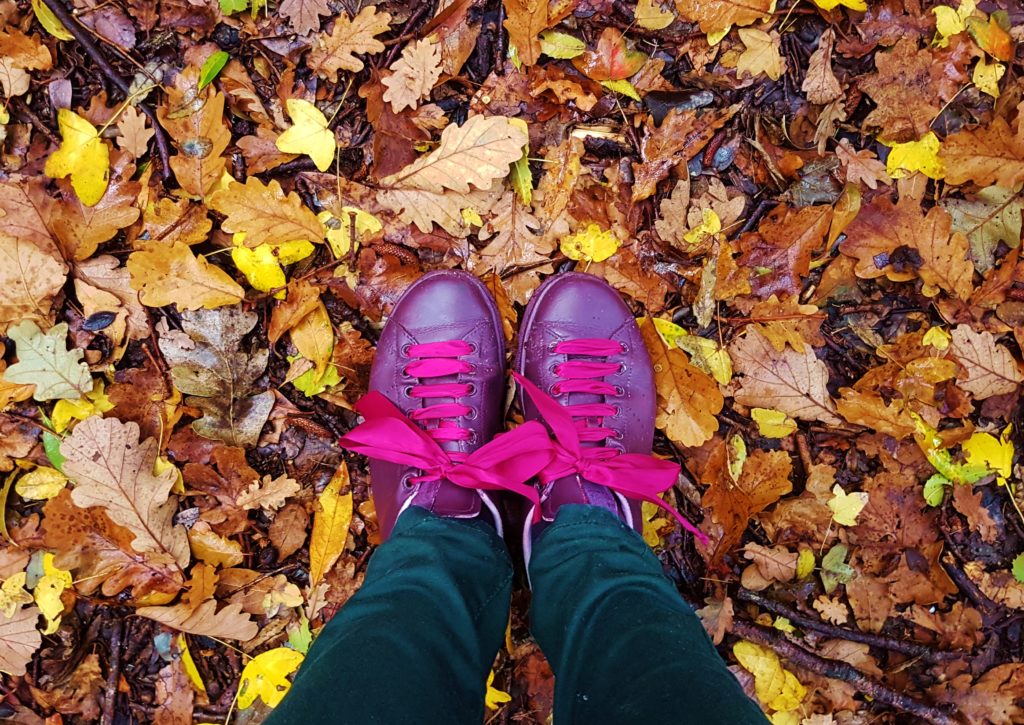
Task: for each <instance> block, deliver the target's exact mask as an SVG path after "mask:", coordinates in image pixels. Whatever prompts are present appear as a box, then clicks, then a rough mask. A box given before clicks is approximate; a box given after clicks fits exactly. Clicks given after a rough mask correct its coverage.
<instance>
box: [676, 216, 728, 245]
mask: <svg viewBox="0 0 1024 725" xmlns="http://www.w3.org/2000/svg"><path fill="white" fill-rule="evenodd" d="M721 231H722V220H721V219H719V218H718V214H716V213H715V211H714V210H713V209H710V208H708V209H705V210H704V211H703V212H702V213H701V222H700V224H699V225H698V226H696V227H694V228H693V229H691V230H690V231H688V232H687V233H686V234H684V235H683V239H684V240H685V241H686V242H688V243H689V244H699V243H700V242H703V241H704V240H705V239H706V238H707V237H710V236H714V235H715V234H718V233H719V232H721Z"/></svg>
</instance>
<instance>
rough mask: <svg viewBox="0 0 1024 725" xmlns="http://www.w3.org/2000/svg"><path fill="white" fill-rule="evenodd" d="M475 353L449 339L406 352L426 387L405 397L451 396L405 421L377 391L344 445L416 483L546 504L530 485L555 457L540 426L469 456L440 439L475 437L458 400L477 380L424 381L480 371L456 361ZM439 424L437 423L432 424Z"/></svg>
mask: <svg viewBox="0 0 1024 725" xmlns="http://www.w3.org/2000/svg"><path fill="white" fill-rule="evenodd" d="M472 352H473V346H472V345H471V344H469V343H467V342H465V341H463V340H447V341H443V342H428V343H422V344H418V345H410V346H408V347H406V348H405V349H404V350H403V353H404V355H405V356H406V357H409V358H412V359H413V360H412V362H410V363H408V364H407V365H406V366H405V368H404V372H405V374H406V375H408V376H410V377H414V378H419V379H420V380H421V382H420V383H419V384H416V385H411V386H408V387H407V388H406V390H405V394H406V395H408V396H409V397H412V398H419V399H445V398H451V399H452V402H442V403H436V404H432V405H428V406H426V407H423V408H417V409H416V410H413V411H412V412H411V413H410V414H409V416H406V415H404V414H403V413H402V411H401V410H399V409H398V408H397V407H396V406H395V405H394V404H393V403H392V402H391V401H390V400H388V399H387V398H386V397H385V396H384V395H382V394H381V393H379V392H377V391H372V392H370V393H367V394H366V395H365V396H363V398H362V399H361V400H360V401H359V402H358V403H356V405H355V409H356V411H357V412H358V413H359V414H360V415H362V416H363V418H364V421H363V422H362V423H360V424H359V425H358V426H356V427H355V428H353V429H352V430H351V431H349V432H348V434H347V435H344V436H342V437H341V439H340V440H339V443H340V444H341V445H342V446H344V447H345V448H347V449H349V450H350V451H353V452H355V453H361V454H363V455H365V456H367V457H369V458H375V459H377V460H382V461H388V462H390V463H397V464H399V465H405V466H410V467H412V468H416V469H418V470H419V471H420V472H421V473H420V475H418V476H413V477H411V478H410V479H409V481H410V482H411V483H413V484H419V483H425V482H428V481H439V480H444V481H448V482H450V483H453V484H455V485H456V486H461V487H463V488H469V489H475V490H486V491H511V492H513V493H517V494H519V495H521V496H524V497H525V498H527V499H529V500H530V501H531V502H532V503H533V504H535V505H536V504H538V503H539V501H540V498H539V493H538V492H537V489H536V487H534V486H532V485H528V484H527V481H529V480H530V479H531V478H533V477H534V476H536V475H537V474H538V473H539V472H540V471H541V470H542V469H543V468H544V467H545V466H547V465H548V464H549V463H550V462H551V459H552V457H553V456H554V452H553V450H552V443H551V438H550V436H549V435H548V432H547V430H546V429H545V428H544V426H543V425H542V424H540V423H539V422H536V421H531V422H528V423H525V424H523V425H521V426H519V427H518V428H515V429H514V430H512V431H509V432H507V433H502V434H499V435H497V436H495V437H494V438H493V439H492V440H490V441H488V442H487V443H486V444H484V445H482V446H480V447H479V448H477V449H476V450H474V451H472V452H471V453H465V452H462V451H446V450H444V449H443V448H442V447H441V443H442V442H448V441H465V440H470V438H471V437H472V432H471V431H470V430H468V429H466V428H465V427H463V426H461V425H459V423H458V421H457V420H456V419H458V418H460V417H463V416H466V415H469V414H470V413H472V412H473V409H472V407H471V406H468V405H464V404H462V403H459V402H458V399H459V398H462V397H465V396H467V395H472V394H473V392H474V384H473V383H450V382H446V383H437V382H435V383H429V382H427V383H424V382H422V379H424V378H427V379H429V378H440V377H448V376H452V375H458V374H463V373H472V372H474V366H473V365H472V364H471V363H469V362H467V361H465V360H460V359H458V358H460V357H462V356H464V355H469V354H471V353H472ZM434 421H436V422H437V425H436V426H432V427H427V426H428V425H429V424H430V423H432V422H434Z"/></svg>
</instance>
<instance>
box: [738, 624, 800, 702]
mask: <svg viewBox="0 0 1024 725" xmlns="http://www.w3.org/2000/svg"><path fill="white" fill-rule="evenodd" d="M732 653H733V654H734V655H735V656H736V659H737V660H738V661H739V663H740V664H741V665H742V666H743V667H744V668H745V669H746V670H747V671H749V672H750V673H751V674H753V675H754V685H755V687H756V689H757V699H758V700H760V701H761V704H763V705H764V706H765V707H768V708H770V709H772V710H778V711H780V712H789V711H790V710H795V709H796V708H798V707H799V706H800V703H801V702H803V700H804V698H805V697H806V696H807V689H806V688H805V687H804V686H803V685H802V684H800V680H798V679H797V678H796V675H794V674H793V673H792V672H790V671H789V670H787V669H785V668H783V666H782V662H781V661H780V660H779V656H778V655H777V654H775V652H774V651H772V650H770V649H768V648H767V647H762V646H760V645H757V644H754V643H753V642H747V641H741V642H737V643H736V644H734V645H733V646H732Z"/></svg>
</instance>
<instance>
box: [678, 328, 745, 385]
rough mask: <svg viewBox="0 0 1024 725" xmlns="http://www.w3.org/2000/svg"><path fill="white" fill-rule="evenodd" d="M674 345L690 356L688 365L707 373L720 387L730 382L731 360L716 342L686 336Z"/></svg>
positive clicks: (695, 336)
mask: <svg viewBox="0 0 1024 725" xmlns="http://www.w3.org/2000/svg"><path fill="white" fill-rule="evenodd" d="M676 345H677V346H678V347H680V348H682V349H683V350H685V351H686V352H688V353H689V354H690V364H691V365H693V366H694V367H695V368H697V369H698V370H701V371H702V372H705V373H707V374H708V375H710V376H711V377H713V378H714V379H715V382H716V383H719V384H720V385H728V384H729V381H730V380H732V358H731V357H729V351H728V350H726V349H725V348H724V347H722V346H721V345H720V344H719V343H718V341H717V340H709V339H708V338H706V337H700V336H699V335H687V336H686V337H680V338H678V339H677V340H676Z"/></svg>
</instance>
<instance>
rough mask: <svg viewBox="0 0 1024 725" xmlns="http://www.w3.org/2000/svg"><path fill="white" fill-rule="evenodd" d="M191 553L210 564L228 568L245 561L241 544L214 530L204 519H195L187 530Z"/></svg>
mask: <svg viewBox="0 0 1024 725" xmlns="http://www.w3.org/2000/svg"><path fill="white" fill-rule="evenodd" d="M188 543H189V547H190V548H191V549H192V554H193V555H194V556H195V557H196V559H198V560H199V561H202V562H205V563H207V564H209V565H210V566H222V567H224V568H225V569H228V568H230V567H232V566H238V565H239V564H241V563H242V562H243V561H245V556H244V555H243V554H242V545H241V544H239V543H238V542H237V541H232V540H231V539H228V538H226V537H224V536H221V535H220V534H218V533H217V532H215V531H214V530H213V529H212V528H210V525H209V524H208V523H206V522H205V521H197V522H196V524H195V525H194V526H193V527H192V528H191V529H189V531H188Z"/></svg>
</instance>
